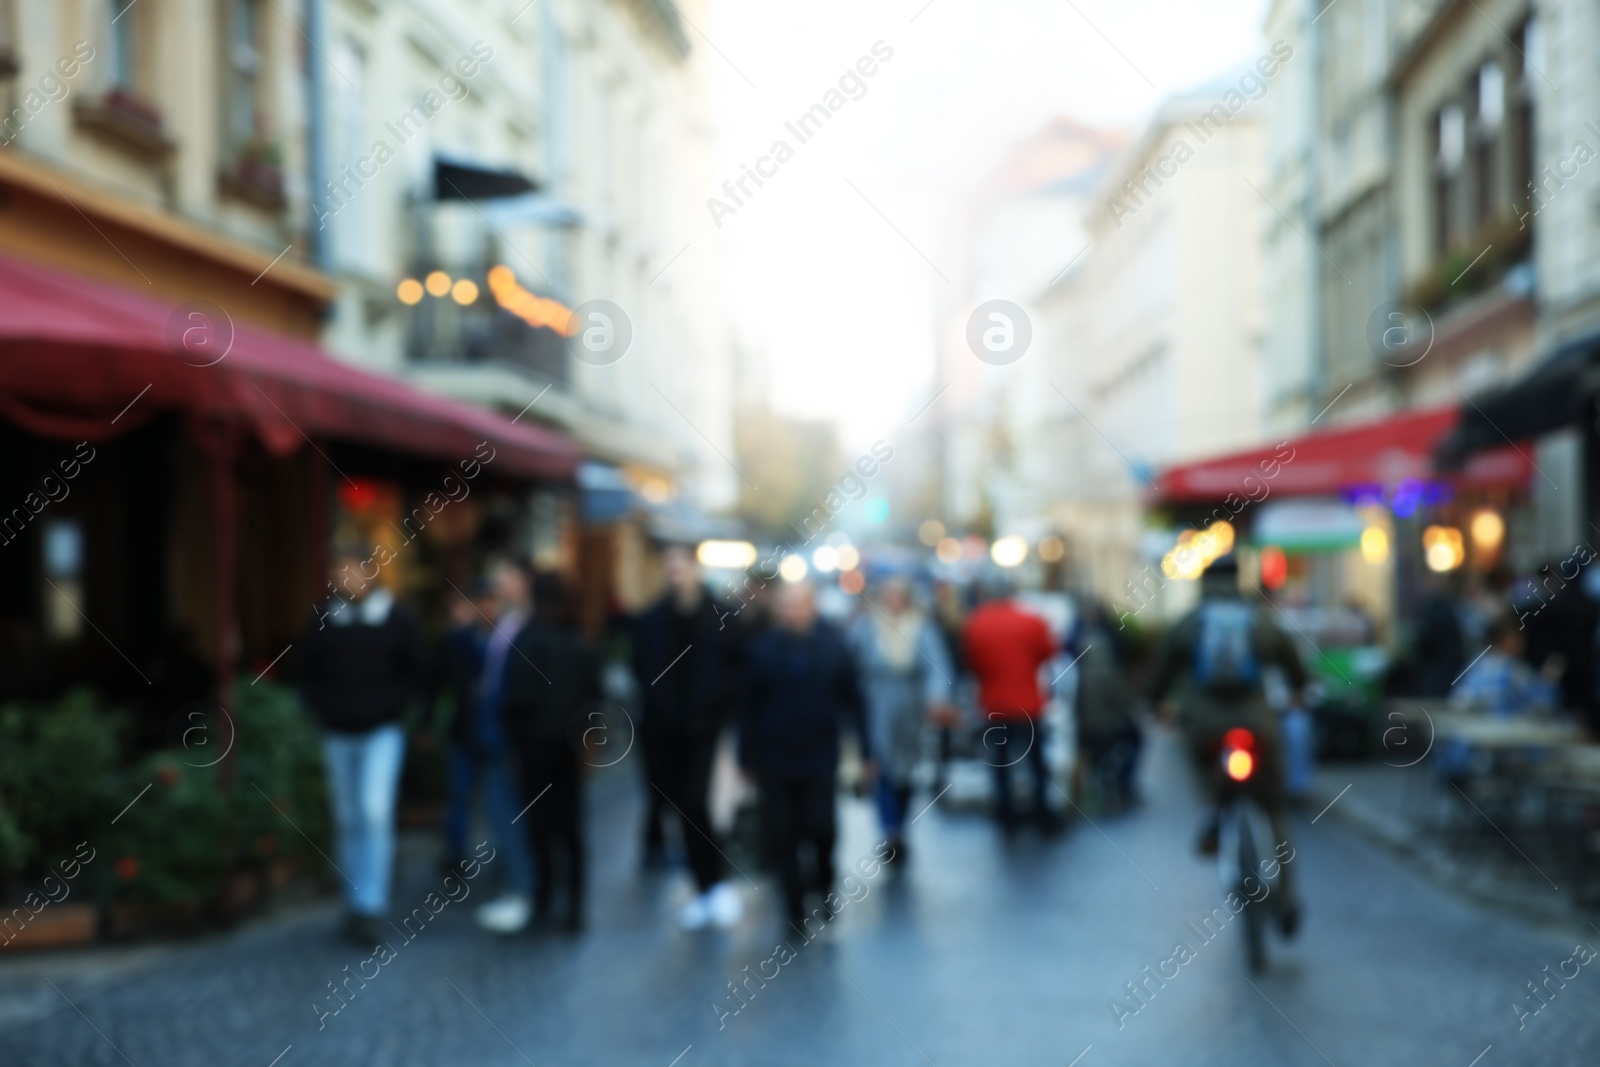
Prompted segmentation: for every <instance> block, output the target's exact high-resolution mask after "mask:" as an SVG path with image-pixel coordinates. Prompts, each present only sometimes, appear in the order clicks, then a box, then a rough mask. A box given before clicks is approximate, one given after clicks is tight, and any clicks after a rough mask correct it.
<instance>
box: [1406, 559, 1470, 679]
mask: <svg viewBox="0 0 1600 1067" xmlns="http://www.w3.org/2000/svg"><path fill="white" fill-rule="evenodd" d="M1424 581H1425V582H1426V583H1427V585H1426V592H1425V593H1424V595H1423V598H1422V603H1421V604H1419V605H1418V607H1417V616H1416V621H1415V623H1414V625H1413V646H1414V657H1415V671H1416V673H1415V680H1414V682H1413V685H1412V689H1413V691H1414V692H1415V693H1416V695H1417V696H1419V697H1432V698H1436V699H1443V698H1444V697H1446V696H1448V695H1449V693H1450V686H1451V684H1452V683H1453V682H1454V681H1455V679H1456V678H1457V676H1459V675H1460V674H1461V668H1462V666H1463V665H1464V664H1465V663H1466V659H1465V657H1464V656H1463V655H1462V638H1461V612H1460V610H1459V605H1458V604H1457V603H1456V598H1455V597H1454V596H1453V595H1452V593H1451V589H1450V579H1448V578H1446V577H1443V576H1440V575H1433V574H1430V575H1429V576H1428V577H1426V578H1425V579H1424Z"/></svg>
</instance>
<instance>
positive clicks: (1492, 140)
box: [1471, 59, 1506, 226]
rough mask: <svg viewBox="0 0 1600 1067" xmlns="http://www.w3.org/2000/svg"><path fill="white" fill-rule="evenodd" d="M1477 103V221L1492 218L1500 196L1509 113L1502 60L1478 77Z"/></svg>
mask: <svg viewBox="0 0 1600 1067" xmlns="http://www.w3.org/2000/svg"><path fill="white" fill-rule="evenodd" d="M1474 83H1475V84H1474V88H1475V90H1476V91H1475V92H1474V93H1473V104H1474V108H1475V110H1476V112H1477V114H1476V116H1475V121H1474V122H1473V124H1472V125H1473V129H1472V141H1473V144H1472V179H1471V180H1472V207H1473V212H1472V218H1473V223H1474V224H1475V225H1478V226H1481V225H1483V224H1484V223H1486V222H1488V221H1489V219H1490V218H1491V217H1492V216H1493V215H1494V213H1495V204H1496V202H1497V198H1498V197H1499V193H1500V191H1499V171H1500V133H1501V128H1502V127H1503V126H1504V124H1505V116H1506V79H1505V75H1504V74H1503V73H1502V72H1501V69H1500V64H1498V63H1496V62H1495V61H1494V60H1492V59H1491V60H1489V61H1488V62H1487V63H1485V64H1483V66H1481V67H1479V68H1478V73H1477V75H1476V77H1475V79H1474Z"/></svg>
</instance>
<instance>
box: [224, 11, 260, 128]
mask: <svg viewBox="0 0 1600 1067" xmlns="http://www.w3.org/2000/svg"><path fill="white" fill-rule="evenodd" d="M259 6H260V5H259V3H258V0H228V10H227V54H226V56H225V57H224V58H225V64H224V70H225V71H226V78H227V87H226V91H227V97H226V99H227V107H226V116H227V143H228V148H229V150H230V151H231V152H232V153H233V155H234V156H236V157H237V156H244V155H250V154H251V153H252V152H253V150H254V149H255V148H256V147H257V146H259V145H260V144H261V143H262V142H263V141H264V140H265V134H266V131H265V130H264V128H263V125H264V124H263V121H262V115H261V111H260V98H261V84H260V82H261V72H262V55H261V12H260V10H259Z"/></svg>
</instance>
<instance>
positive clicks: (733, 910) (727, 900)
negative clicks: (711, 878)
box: [705, 882, 744, 930]
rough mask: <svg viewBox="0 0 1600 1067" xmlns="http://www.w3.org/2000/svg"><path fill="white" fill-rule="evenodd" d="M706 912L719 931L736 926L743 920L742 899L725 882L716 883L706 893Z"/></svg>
mask: <svg viewBox="0 0 1600 1067" xmlns="http://www.w3.org/2000/svg"><path fill="white" fill-rule="evenodd" d="M705 901H706V911H707V913H708V914H709V915H710V917H711V921H712V923H713V924H715V925H716V926H717V927H719V928H720V929H723V930H726V929H727V928H728V927H730V926H736V925H738V922H739V920H740V919H742V918H744V898H743V897H741V896H740V895H739V891H738V890H737V889H735V888H734V887H733V886H731V885H729V884H728V883H727V882H718V883H717V884H716V885H714V886H712V887H711V888H710V889H708V890H707V891H706V894H705Z"/></svg>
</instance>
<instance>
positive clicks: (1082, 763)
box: [1066, 596, 1144, 807]
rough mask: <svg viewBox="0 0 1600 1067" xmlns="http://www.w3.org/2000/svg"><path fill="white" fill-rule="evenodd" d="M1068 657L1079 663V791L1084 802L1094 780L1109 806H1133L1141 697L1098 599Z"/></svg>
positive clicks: (1082, 614) (1081, 619)
mask: <svg viewBox="0 0 1600 1067" xmlns="http://www.w3.org/2000/svg"><path fill="white" fill-rule="evenodd" d="M1066 654H1067V655H1068V656H1070V657H1072V661H1073V662H1074V663H1075V664H1077V683H1078V684H1077V694H1076V696H1075V698H1074V700H1073V704H1072V710H1073V724H1074V726H1075V727H1076V730H1077V742H1078V744H1077V750H1078V751H1077V765H1076V766H1075V767H1074V774H1073V785H1074V790H1073V792H1074V794H1075V795H1076V796H1078V797H1079V798H1080V800H1081V798H1082V795H1083V791H1084V788H1085V786H1086V785H1088V784H1089V783H1090V781H1091V780H1093V782H1094V783H1095V784H1096V786H1097V787H1098V790H1099V793H1100V800H1101V801H1102V802H1103V803H1105V804H1107V805H1109V806H1112V807H1129V806H1131V805H1133V804H1135V803H1137V802H1138V790H1137V788H1136V786H1135V784H1134V782H1135V778H1136V775H1137V773H1138V766H1139V752H1140V749H1141V748H1143V743H1144V736H1143V734H1142V733H1141V731H1140V729H1139V719H1138V715H1137V711H1138V696H1137V694H1135V692H1134V689H1133V686H1132V685H1130V684H1129V682H1128V676H1127V664H1126V661H1125V659H1124V653H1123V649H1122V645H1121V642H1120V641H1118V639H1117V634H1116V631H1115V630H1114V629H1113V628H1112V627H1111V626H1110V624H1109V623H1108V622H1107V616H1106V610H1105V606H1104V605H1103V604H1102V603H1100V601H1099V600H1097V599H1095V598H1094V597H1092V596H1086V597H1084V598H1083V599H1082V600H1081V602H1080V608H1079V612H1078V617H1077V618H1076V619H1075V620H1074V621H1073V625H1072V633H1071V636H1070V637H1069V638H1068V639H1067V647H1066Z"/></svg>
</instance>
